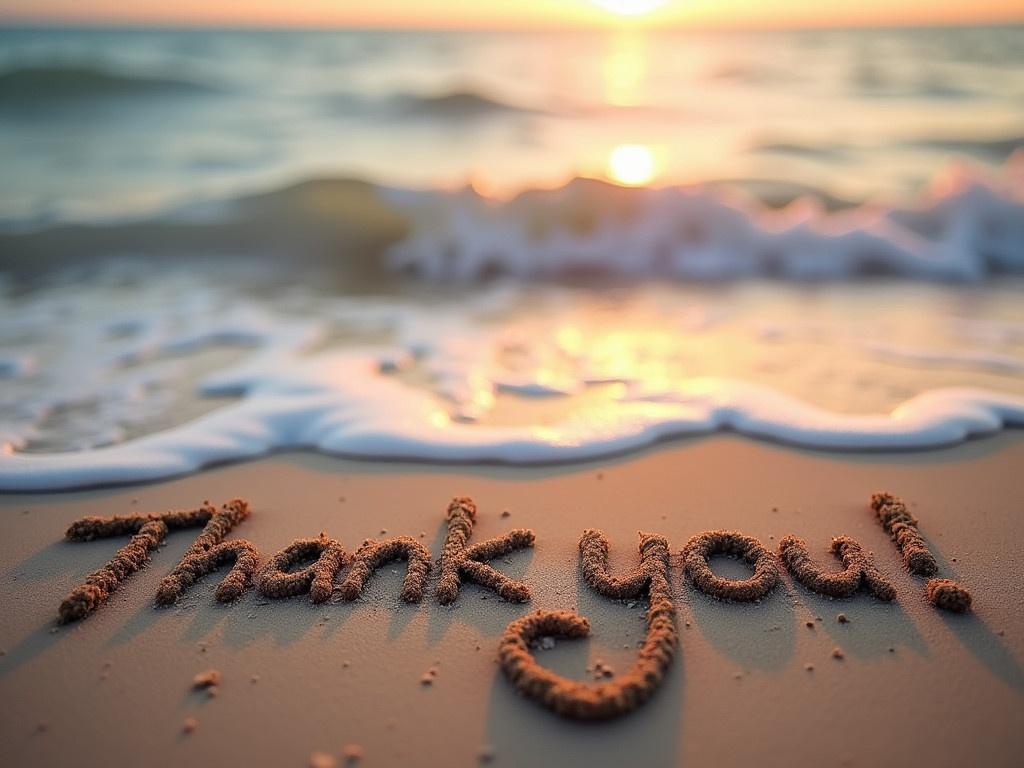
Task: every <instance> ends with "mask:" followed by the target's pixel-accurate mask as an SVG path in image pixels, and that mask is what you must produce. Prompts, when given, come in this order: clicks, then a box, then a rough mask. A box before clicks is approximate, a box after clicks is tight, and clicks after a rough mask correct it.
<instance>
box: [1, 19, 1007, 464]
mask: <svg viewBox="0 0 1024 768" xmlns="http://www.w3.org/2000/svg"><path fill="white" fill-rule="evenodd" d="M1021 147H1024V28H1021V27H1014V26H1002V27H962V28H957V27H943V28H928V29H857V30H803V31H771V32H700V33H698V32H685V33H684V32H659V31H651V30H647V31H644V30H639V29H632V30H621V31H578V32H555V31H544V32H538V31H533V32H484V31H474V32H428V31H416V32H412V31H344V30H316V31H313V30H238V29H201V28H196V29H180V30H178V29H126V28H118V29H101V28H89V29H71V28H55V27H50V28H45V29H27V28H6V29H0V157H2V158H3V172H2V173H0V443H2V444H3V445H4V447H5V450H6V452H7V453H20V452H27V453H50V452H63V451H87V450H88V449H92V448H95V447H97V446H103V445H111V444H117V443H120V442H123V441H125V440H129V439H133V438H138V437H143V436H146V435H150V436H153V435H158V434H161V433H165V432H166V430H169V429H172V428H174V427H177V426H180V425H183V424H189V423H194V424H197V425H199V426H198V427H196V430H195V431H194V433H192V434H193V437H194V441H198V442H195V443H194V444H199V443H202V442H203V440H206V439H207V438H209V435H208V434H206V433H204V432H203V429H204V427H202V424H204V423H205V422H204V421H203V419H204V418H206V417H207V416H208V415H210V414H211V413H219V414H221V415H223V414H224V413H229V411H228V409H230V408H231V407H233V405H237V403H238V401H239V400H242V401H245V400H246V399H247V398H248V399H252V398H257V399H258V398H259V397H260V396H261V394H260V393H266V392H273V393H276V394H280V388H281V387H285V389H286V390H287V392H288V393H291V394H294V393H295V392H298V391H301V392H305V391H306V390H305V389H303V387H304V386H307V385H308V387H307V388H308V391H309V392H312V391H314V390H315V391H317V392H320V393H321V394H322V393H323V391H324V387H325V386H326V387H327V389H328V390H329V389H330V386H329V385H325V384H324V376H325V375H327V374H326V373H325V372H328V371H331V370H333V368H332V366H335V365H338V364H339V363H338V358H337V357H336V356H334V354H335V353H337V352H338V351H339V350H342V351H346V353H348V352H352V351H355V352H356V353H358V354H359V355H361V357H359V358H358V361H357V362H353V361H352V360H349V362H348V363H345V364H344V365H350V366H351V370H352V371H353V373H352V374H351V377H352V379H353V380H362V379H360V377H364V378H365V379H366V381H367V382H368V384H367V388H366V389H365V390H362V391H361V393H360V392H356V391H355V390H353V391H352V392H348V390H345V388H344V387H342V386H340V385H339V387H338V392H342V391H344V392H346V393H347V394H346V395H345V396H346V397H348V396H350V395H351V398H353V399H352V400H351V401H350V402H349V403H348V405H349V406H352V407H353V408H355V410H356V411H358V410H359V408H364V409H371V410H372V409H374V408H376V409H382V406H381V405H380V403H379V402H377V401H372V402H371V401H370V400H366V399H360V398H362V397H363V395H364V394H365V392H366V391H369V390H372V389H373V386H374V384H373V382H374V381H375V380H376V379H379V380H380V381H384V380H387V381H388V382H389V384H388V386H390V384H398V385H400V386H399V387H398V388H397V389H395V390H394V392H395V395H394V398H395V399H394V400H393V401H392V403H394V402H397V401H398V400H402V399H403V397H404V395H402V394H401V393H402V392H407V393H408V394H409V397H410V398H422V397H424V396H425V397H427V398H428V402H429V403H432V405H431V406H430V407H429V408H430V409H432V410H430V413H429V414H427V416H425V417H424V418H425V424H426V426H424V428H423V429H424V430H429V429H431V428H432V427H431V426H430V425H434V426H436V427H437V432H436V434H437V435H439V436H440V437H438V438H437V439H438V440H439V441H441V442H442V443H443V442H444V440H448V439H450V440H452V441H454V443H458V444H460V445H461V444H462V443H459V441H460V440H461V441H469V443H472V440H474V439H476V438H475V437H458V436H456V435H473V434H474V433H473V432H472V430H474V429H485V430H499V432H487V433H486V434H488V435H490V436H491V437H489V438H488V439H494V440H498V441H499V442H500V440H501V439H502V438H501V434H503V433H501V432H500V430H501V429H502V428H506V427H508V428H517V429H518V428H523V427H529V428H532V429H534V430H535V432H533V433H531V435H532V437H531V439H536V440H539V441H541V442H543V441H544V440H547V439H548V438H547V437H545V435H548V434H549V433H548V432H546V431H545V430H548V429H551V428H554V427H558V430H557V434H556V433H551V434H556V436H555V437H551V438H550V440H551V441H554V442H556V443H558V444H560V445H565V444H569V443H572V441H577V442H578V443H579V445H580V446H582V447H584V448H585V447H586V444H587V443H588V441H591V443H592V444H597V443H598V442H600V440H602V439H605V438H607V436H608V435H613V436H620V437H621V436H623V435H628V434H631V430H632V433H636V432H637V430H641V429H645V430H649V428H650V425H651V424H652V423H655V422H658V420H659V419H661V422H660V423H661V424H662V426H664V428H665V429H666V430H668V432H671V427H670V426H666V425H671V424H673V423H676V422H678V421H679V420H680V419H683V418H684V417H683V416H681V415H680V414H688V413H690V411H688V410H687V409H688V408H691V405H692V402H695V401H692V397H693V396H692V393H690V394H686V395H685V396H683V395H681V394H680V393H681V392H682V391H683V390H685V389H686V388H687V387H688V386H689V385H690V384H691V383H692V382H694V381H698V380H699V381H704V382H705V383H707V391H706V392H704V394H702V395H700V397H699V398H698V399H699V401H700V408H701V409H703V408H706V407H707V408H710V407H711V406H709V405H708V403H710V402H712V401H715V402H717V405H716V406H715V407H717V408H718V409H719V410H717V411H714V412H715V413H719V414H721V413H725V414H741V415H742V414H744V413H747V411H745V410H744V409H746V408H748V406H749V405H750V403H751V402H753V401H752V400H749V399H748V400H742V402H741V401H739V400H735V399H734V398H735V397H736V395H735V391H736V390H735V389H733V388H731V387H732V385H731V384H728V383H727V382H729V381H732V382H737V381H738V382H745V383H749V384H752V385H755V386H756V387H759V388H762V389H763V391H764V392H774V393H781V394H782V395H784V396H786V397H790V398H793V399H795V400H796V401H798V402H800V403H804V404H808V405H811V406H814V407H817V408H820V409H822V410H821V413H820V414H819V415H818V416H815V417H814V418H815V419H817V418H819V416H820V418H821V419H823V420H825V421H822V423H826V422H827V419H828V414H834V415H835V418H836V422H835V423H836V425H837V427H836V430H835V433H834V435H833V436H832V437H829V436H828V429H825V430H824V431H823V432H822V433H821V436H819V437H816V438H815V439H814V440H812V441H810V442H811V443H813V444H816V445H820V446H822V447H843V446H844V445H849V444H851V443H849V442H848V438H849V434H850V432H849V431H848V430H847V427H844V426H842V425H843V424H847V423H846V422H843V421H842V418H843V415H850V414H886V413H889V412H890V411H892V410H893V409H898V408H899V407H900V405H901V404H902V403H905V402H907V401H909V400H912V399H913V398H915V397H917V396H922V395H927V394H928V393H937V392H941V391H945V390H946V389H947V388H950V387H971V388H973V389H972V391H973V392H978V393H982V394H984V393H994V394H995V395H996V396H997V397H1003V396H1009V397H1017V398H1019V397H1020V396H1022V395H1024V301H1021V296H1022V293H1021V289H1022V287H1024V281H1022V279H1021V277H1020V275H1021V274H1022V273H1024V155H1022V153H1021V152H1020V151H1019V150H1020V148H1021ZM662 188H663V189H662ZM345 359H346V360H347V359H348V358H345ZM321 361H322V364H320V362H321ZM366 361H370V363H371V364H372V365H371V367H372V373H367V371H366V370H365V369H364V367H362V366H363V363H364V362H366ZM282 371H288V372H289V374H290V375H291V376H292V377H293V378H291V379H289V380H288V381H287V382H286V384H282V382H281V379H280V373H281V372H282ZM303 377H306V378H305V379H304V378H303ZM375 377H376V379H375ZM328 378H329V377H328ZM345 380H346V382H348V380H349V376H348V375H345ZM303 382H305V383H303ZM708 382H710V383H708ZM716 382H717V383H716ZM300 384H301V385H302V386H300ZM702 386H703V385H702ZM275 387H276V388H277V389H275ZM402 387H404V388H405V389H402ZM709 393H710V394H709ZM276 394H275V396H276ZM759 397H760V396H759ZM688 398H690V399H688ZM716 398H717V400H716ZM731 398H733V399H731ZM754 399H755V400H757V402H758V403H761V404H762V405H758V407H757V408H754V410H755V411H757V410H758V408H760V409H761V411H763V410H764V408H765V407H767V406H763V404H764V403H770V402H771V401H770V400H766V399H764V398H761V399H758V398H754ZM940 399H941V398H940ZM668 400H671V401H672V402H673V403H674V404H675V405H674V406H673V407H674V408H676V410H674V411H671V412H669V411H666V412H665V414H664V415H663V416H659V415H656V409H655V410H652V409H654V408H655V406H653V405H649V406H645V408H646V409H647V410H644V411H643V413H641V412H640V411H638V410H637V407H638V406H637V402H639V401H643V402H646V403H648V404H651V403H657V402H662V401H668ZM275 402H276V401H275ZM408 402H410V403H411V402H413V399H409V401H408ZM415 402H416V403H419V402H420V400H419V399H416V400H415ZM942 402H944V403H954V402H955V403H960V401H959V400H955V401H954V400H950V399H948V398H947V400H943V401H942ZM971 402H972V403H976V402H978V401H975V400H972V401H971ZM1000 402H1002V401H1000ZM1013 402H1019V400H1015V401H1013ZM307 406H308V402H307V403H306V405H305V406H303V407H307ZM762 406H763V407H762ZM417 407H419V406H417ZM693 407H694V408H696V406H693ZM943 407H945V406H943ZM964 407H967V409H968V410H969V411H970V410H971V409H972V408H973V409H974V410H973V411H971V412H972V413H978V412H981V407H980V406H976V405H970V406H962V405H956V406H955V407H953V406H950V408H951V410H949V412H948V413H947V412H946V411H943V410H942V408H940V409H938V411H935V413H939V414H940V416H936V417H935V418H936V419H938V420H939V421H942V420H943V419H945V420H946V423H945V427H943V428H948V429H949V430H952V431H949V432H948V434H954V435H955V434H958V433H957V428H956V427H955V424H956V423H958V422H957V419H963V418H966V416H964V413H965V412H964V411H963V408H964ZM1007 407H1009V406H1007ZM957 408H960V410H959V411H958V410H957ZM680 409H682V410H680ZM384 410H386V408H385V409H384ZM398 410H399V411H400V410H401V409H400V408H399V409H398ZM761 411H758V412H761ZM304 412H305V411H303V410H302V409H301V408H297V409H296V415H295V419H298V422H299V423H300V425H301V421H302V418H303V416H302V413H304ZM701 412H702V413H704V411H701ZM708 412H709V413H710V411H708ZM1008 412H1009V411H1007V413H1008ZM417 413H420V412H419V411H417ZM780 413H781V411H780ZM652 414H654V415H652ZM378 415H380V414H378ZM421 415H422V414H421ZM280 417H281V414H280V413H276V414H275V415H274V417H273V418H274V419H279V418H280ZM245 418H247V419H249V420H250V422H248V423H251V420H252V419H253V418H255V417H253V416H252V415H251V413H250V414H249V415H247V416H245ZM267 418H270V417H267ZM346 418H348V417H346ZM716 418H717V417H716ZM728 418H731V416H730V417H728ZM778 418H779V419H780V420H781V422H785V421H786V419H787V417H786V416H785V415H780V416H779V417H778ZM801 418H803V417H801ZM196 419H198V421H195V422H193V420H196ZM793 419H794V420H795V419H796V417H793ZM684 420H685V419H684ZM713 420H714V419H712V421H713ZM269 423H270V422H268V424H269ZM273 423H274V424H280V423H282V422H280V421H279V420H278V421H274V422H273ZM709 423H710V422H709ZM288 424H289V426H288V428H287V429H284V428H282V429H283V431H282V432H281V433H280V434H278V435H277V438H279V439H277V438H275V439H277V442H274V441H273V440H272V441H271V443H272V444H273V445H278V446H279V445H286V444H294V443H296V442H298V443H300V444H316V440H311V439H306V438H300V437H296V435H302V434H312V433H311V432H303V430H302V429H299V428H298V427H296V426H295V422H288ZM445 425H448V426H445ZM452 425H454V426H452ZM559 425H560V426H559ZM566 425H569V426H566ZM847 426H848V425H847ZM308 427H309V425H308V424H306V425H305V426H304V427H303V428H308ZM393 427H394V433H393V434H391V435H390V436H391V437H393V438H395V439H396V440H397V441H398V442H397V443H396V445H397V444H398V443H401V439H399V438H401V433H402V430H403V429H404V427H403V426H401V425H398V424H395V425H393ZM442 427H443V429H442ZM449 427H450V428H451V429H452V431H451V432H445V431H444V430H445V429H448V428H449ZM788 427H792V428H796V427H797V424H796V422H795V421H791V423H789V424H788ZM788 427H787V428H788ZM275 428H276V427H275ZM267 429H270V427H269V426H268V427H267ZM375 429H378V430H380V431H381V432H382V434H383V435H384V438H386V437H388V429H389V427H386V426H385V427H382V426H380V425H379V424H378V425H377V426H376V427H375ZM417 429H418V428H417ZM879 429H880V430H881V432H882V433H884V432H885V430H886V429H888V427H886V426H884V425H883V426H880V427H879ZM899 429H901V427H899V426H898V425H894V426H892V432H893V439H894V440H897V438H896V433H897V432H899ZM460 430H461V431H460ZM464 430H470V432H465V431H464ZM844 430H846V431H844ZM314 431H315V430H314ZM776 433H777V434H775V436H776V437H779V438H780V439H786V434H787V432H786V429H782V428H779V429H776ZM317 434H319V433H317ZM416 434H417V435H418V436H419V437H417V439H420V438H421V437H422V435H423V434H427V432H426V431H419V432H416ZM476 434H480V433H476ZM943 434H946V433H943ZM443 435H450V437H443ZM494 435H497V436H498V437H494ZM407 437H408V436H406V438H407ZM521 437H522V433H521V432H516V433H515V434H514V435H513V434H512V433H509V440H510V441H511V440H520V439H521ZM883 437H884V436H883ZM176 439H178V440H179V441H180V440H181V439H182V438H180V437H179V438H176ZM382 439H383V438H382ZM481 439H482V438H481ZM880 440H881V443H880V444H884V443H885V440H884V439H882V438H880ZM289 441H291V442H289ZM207 442H208V440H207ZM611 442H614V441H611ZM897 442H898V440H897ZM343 443H344V441H343V440H342V441H341V443H338V444H339V445H341V444H343ZM454 443H453V444H454ZM179 444H185V445H192V444H193V443H189V442H188V440H185V441H184V443H180V442H179ZM509 444H510V445H511V444H512V443H509ZM378 449H379V447H378ZM378 449H375V450H378ZM183 450H185V449H183ZM339 450H341V449H339ZM379 450H382V451H383V453H385V454H386V453H387V450H385V449H379ZM425 450H426V449H425ZM396 452H397V453H401V451H400V450H398V448H397V447H396ZM186 453H187V450H186ZM428 455H429V450H428ZM126 461H127V460H126ZM123 469H124V472H125V473H126V474H125V475H124V476H125V477H128V478H129V479H130V477H131V476H132V471H133V470H132V465H131V462H130V461H127V463H126V464H125V466H124V468H123ZM12 471H13V470H12ZM18 471H20V470H18Z"/></svg>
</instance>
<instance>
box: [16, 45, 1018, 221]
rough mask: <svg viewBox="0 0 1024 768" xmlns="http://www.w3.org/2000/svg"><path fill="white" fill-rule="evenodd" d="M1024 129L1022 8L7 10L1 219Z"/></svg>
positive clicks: (699, 163) (825, 188)
mask: <svg viewBox="0 0 1024 768" xmlns="http://www.w3.org/2000/svg"><path fill="white" fill-rule="evenodd" d="M1022 140H1024V29H1022V28H1020V27H1002V28H969V29H965V28H942V29H921V30H856V31H800V32H762V33H689V34H688V33H647V34H644V33H642V32H636V31H634V32H621V33H613V32H607V33H597V32H589V33H569V32H565V33H559V32H550V33H536V32H534V33H510V32H503V33H486V32H461V33H445V32H434V33H431V32H371V31H226V30H184V31H175V30H165V31H147V30H139V31H126V30H106V31H105V30H53V29H49V30H36V31H33V30H15V29H6V30H0V151H2V154H3V156H4V161H5V173H4V174H3V178H2V179H0V218H2V219H6V220H12V219H24V218H29V219H35V220H48V219H52V218H61V217H66V216H70V215H74V216H79V217H81V216H96V215H108V214H114V215H118V214H125V213H129V212H133V211H140V210H150V209H152V208H153V207H155V206H158V205H160V204H164V203H167V202H170V201H178V202H180V201H187V200H191V199H194V198H195V197H196V196H197V195H207V194H209V195H215V194H238V193H239V192H241V191H251V190H252V189H254V188H256V187H270V186H278V185H281V184H283V183H285V182H287V181H294V180H298V179H304V178H309V177H322V176H337V175H345V176H357V177H362V178H366V179H369V180H371V181H375V182H381V183H386V184H393V185H396V186H416V187H439V186H443V187H450V186H459V185H462V184H465V183H467V182H472V183H473V184H474V185H476V186H477V187H478V188H479V189H481V190H485V191H488V192H500V193H502V194H508V193H511V192H513V191H518V190H520V189H522V188H527V187H534V186H551V185H556V184H561V183H563V182H564V181H565V180H566V179H568V178H570V177H573V176H576V175H586V176H601V175H604V174H605V173H606V172H607V166H608V162H609V156H610V155H611V154H612V153H613V152H614V150H615V148H616V147H618V146H620V145H624V144H626V145H641V146H643V147H645V148H648V149H649V150H650V151H651V153H652V158H653V166H654V167H653V168H652V173H651V181H652V182H653V183H657V184H670V183H692V182H699V181H707V180H720V179H731V180H737V181H744V182H753V181H754V180H757V181H758V182H761V184H760V185H759V186H758V187H757V191H759V192H767V191H770V183H771V182H789V183H793V184H797V185H806V186H807V187H809V188H811V189H815V190H820V191H821V192H823V193H827V194H828V195H832V196H836V197H838V198H841V199H851V200H854V201H859V200H862V199H864V198H867V197H873V196H877V195H885V196H890V195H904V194H912V193H914V192H916V191H917V190H918V189H919V188H920V186H921V185H923V184H925V183H927V182H928V181H929V179H931V178H932V177H933V176H934V175H935V174H936V173H937V172H938V170H939V169H940V168H941V167H942V166H943V165H944V164H945V162H946V160H947V159H948V158H949V157H950V156H951V155H955V156H961V157H965V158H970V159H971V160H973V161H976V162H978V163H982V164H985V165H989V166H998V165H1000V164H1002V163H1003V162H1004V161H1005V160H1006V158H1007V157H1008V156H1009V155H1010V153H1011V151H1012V150H1013V149H1014V148H1015V147H1017V146H1020V145H1021V143H1022Z"/></svg>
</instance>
